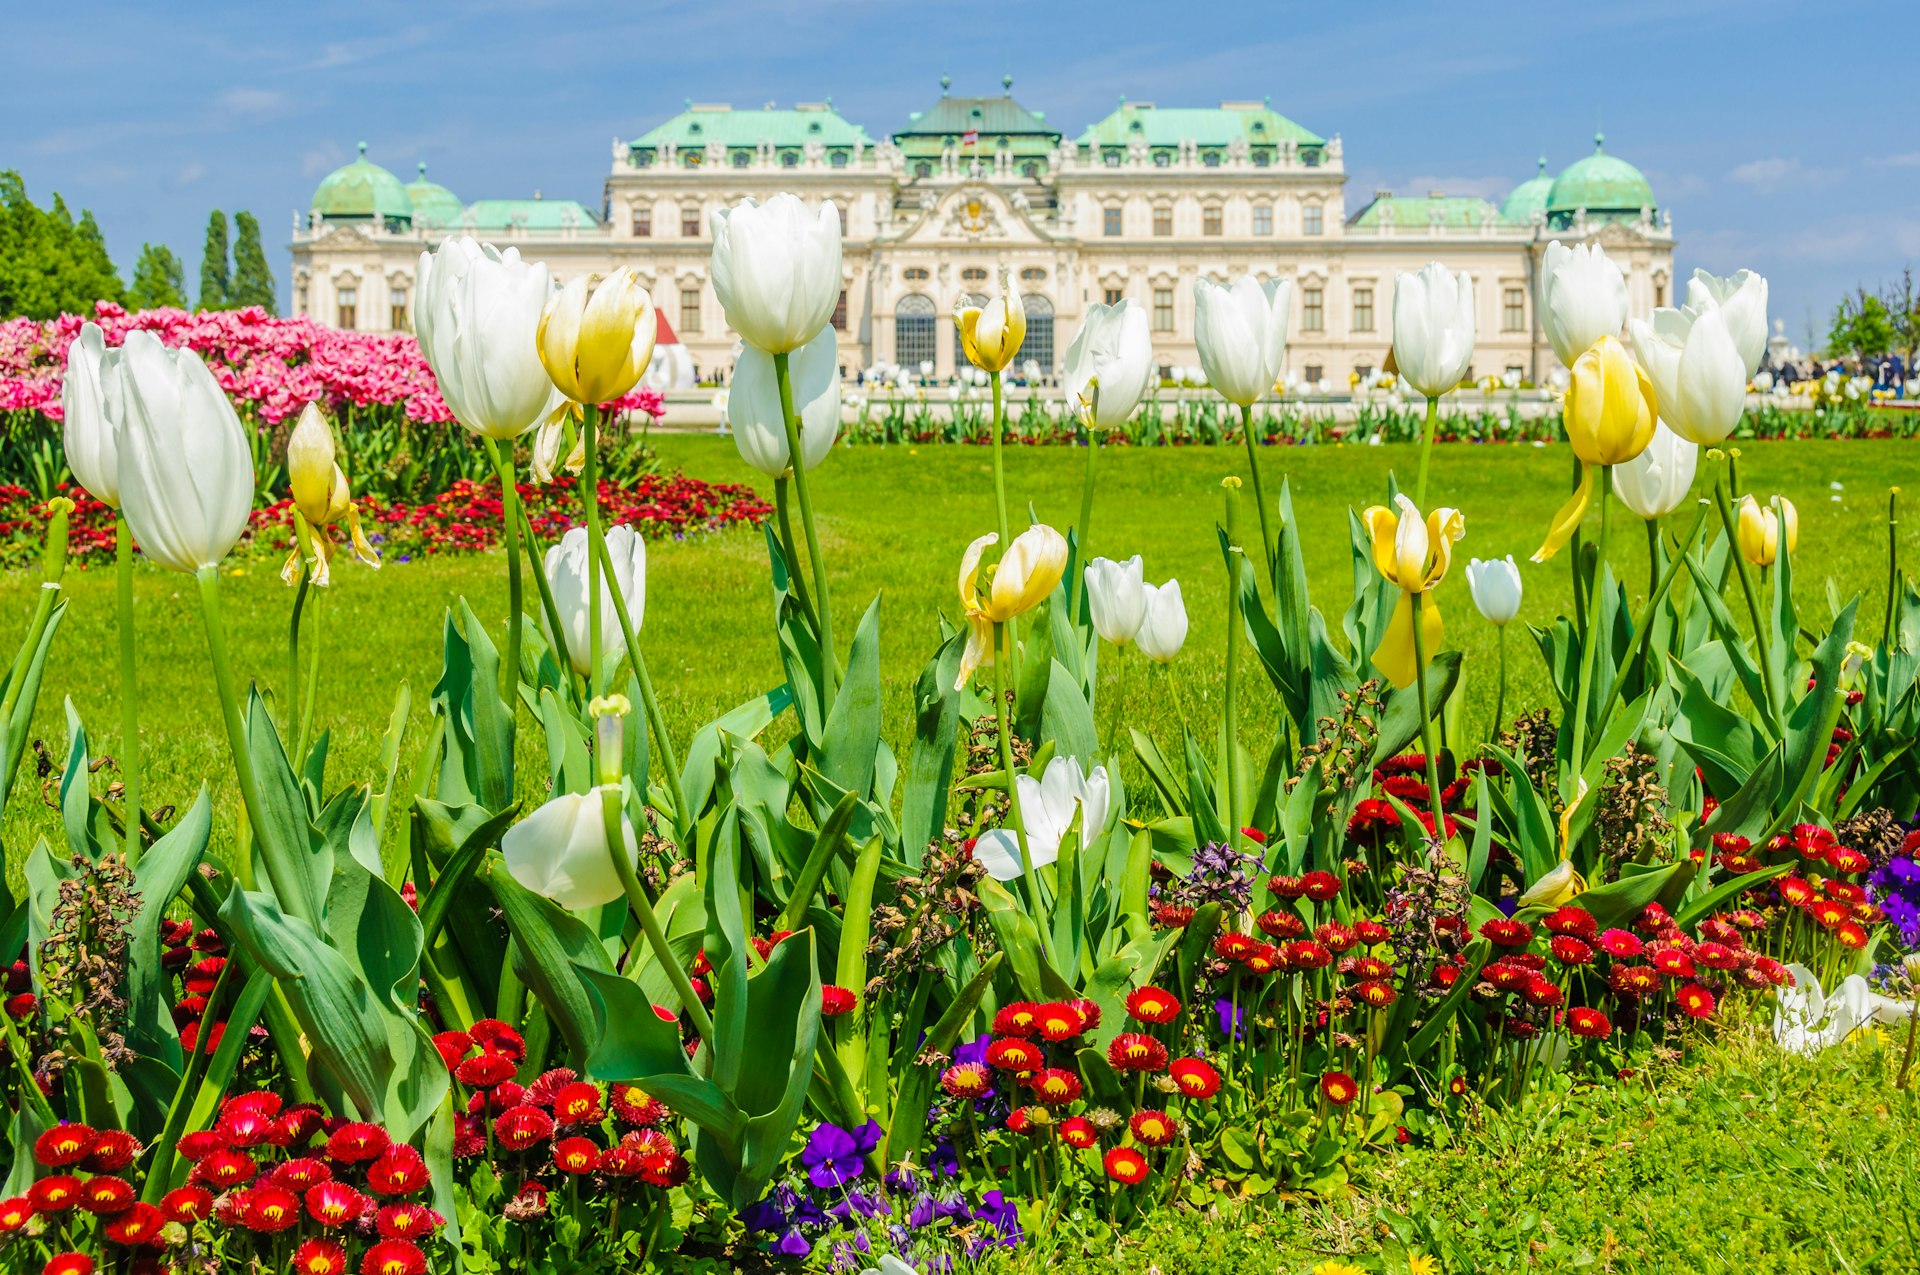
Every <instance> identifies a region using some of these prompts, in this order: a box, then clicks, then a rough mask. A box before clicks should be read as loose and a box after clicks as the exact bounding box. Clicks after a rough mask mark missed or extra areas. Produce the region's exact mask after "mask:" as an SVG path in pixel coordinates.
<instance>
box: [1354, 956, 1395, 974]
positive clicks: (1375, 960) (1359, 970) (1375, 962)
mask: <svg viewBox="0 0 1920 1275" xmlns="http://www.w3.org/2000/svg"><path fill="white" fill-rule="evenodd" d="M1350 972H1351V973H1352V974H1353V976H1354V977H1355V978H1392V977H1393V962H1392V961H1389V960H1387V959H1385V958H1384V957H1379V956H1362V957H1360V958H1359V959H1357V960H1355V961H1354V962H1353V968H1352V970H1351V971H1350Z"/></svg>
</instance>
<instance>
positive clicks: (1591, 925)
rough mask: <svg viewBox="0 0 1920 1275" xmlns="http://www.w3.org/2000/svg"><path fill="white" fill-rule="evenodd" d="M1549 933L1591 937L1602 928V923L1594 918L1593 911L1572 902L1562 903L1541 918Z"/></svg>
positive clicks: (1578, 937) (1541, 922) (1580, 937)
mask: <svg viewBox="0 0 1920 1275" xmlns="http://www.w3.org/2000/svg"><path fill="white" fill-rule="evenodd" d="M1540 924H1541V925H1543V926H1545V927H1546V930H1547V933H1549V934H1571V935H1572V936H1573V937H1574V938H1577V939H1590V938H1592V937H1593V936H1594V935H1595V934H1596V933H1597V932H1598V931H1599V929H1600V923H1599V922H1598V921H1595V920H1594V919H1593V913H1591V912H1589V911H1587V910H1586V909H1585V908H1583V907H1579V906H1576V905H1575V904H1572V903H1566V904H1562V905H1561V906H1559V907H1557V908H1555V909H1554V910H1553V911H1551V912H1549V913H1547V914H1546V916H1544V917H1542V918H1541V920H1540Z"/></svg>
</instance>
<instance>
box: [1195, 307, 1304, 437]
mask: <svg viewBox="0 0 1920 1275" xmlns="http://www.w3.org/2000/svg"><path fill="white" fill-rule="evenodd" d="M1193 301H1194V341H1195V342H1196V343H1197V344H1198V345H1199V347H1200V367H1201V371H1202V374H1203V375H1204V376H1205V378H1206V381H1207V383H1208V384H1210V385H1212V386H1213V387H1214V388H1215V389H1217V390H1219V391H1220V394H1221V396H1222V397H1223V398H1225V399H1226V400H1227V401H1228V402H1229V403H1236V404H1238V405H1239V406H1241V407H1247V406H1250V405H1252V404H1253V403H1256V402H1258V401H1259V400H1260V399H1261V398H1263V397H1264V396H1266V395H1267V394H1269V393H1271V392H1272V390H1273V383H1274V382H1275V381H1276V380H1278V379H1279V377H1280V365H1281V363H1282V362H1283V361H1284V360H1285V359H1286V356H1287V318H1288V315H1289V314H1290V313H1291V307H1292V305H1293V281H1292V280H1291V279H1269V280H1267V282H1265V283H1261V282H1260V281H1259V280H1258V279H1255V278H1254V277H1253V276H1252V275H1240V276H1238V277H1237V278H1235V279H1233V280H1232V281H1231V282H1229V283H1228V284H1227V285H1226V286H1224V287H1222V286H1221V285H1220V284H1217V283H1215V282H1214V281H1213V280H1211V279H1201V280H1199V281H1198V282H1196V283H1195V284H1194V285H1193Z"/></svg>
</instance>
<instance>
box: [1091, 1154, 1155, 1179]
mask: <svg viewBox="0 0 1920 1275" xmlns="http://www.w3.org/2000/svg"><path fill="white" fill-rule="evenodd" d="M1101 1165H1102V1167H1104V1168H1105V1169H1106V1171H1107V1176H1108V1177H1109V1178H1112V1179H1113V1180H1114V1181H1115V1182H1118V1183H1120V1184H1121V1185H1122V1186H1138V1185H1140V1183H1142V1182H1144V1181H1146V1179H1147V1173H1148V1172H1149V1170H1148V1168H1147V1157H1145V1156H1143V1155H1141V1154H1140V1153H1139V1152H1138V1151H1135V1150H1134V1149H1133V1148H1132V1147H1115V1148H1113V1150H1111V1151H1109V1152H1107V1154H1106V1156H1105V1157H1104V1158H1103V1159H1102V1161H1101Z"/></svg>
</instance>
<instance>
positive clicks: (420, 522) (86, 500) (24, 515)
mask: <svg viewBox="0 0 1920 1275" xmlns="http://www.w3.org/2000/svg"><path fill="white" fill-rule="evenodd" d="M578 485H579V484H578V481H577V480H575V479H573V478H570V477H563V478H560V479H557V480H555V481H554V482H552V483H548V484H544V485H540V484H533V483H522V484H520V489H519V490H520V498H521V500H522V501H523V502H525V504H526V510H527V517H528V519H529V521H530V522H531V523H532V525H533V529H534V532H535V534H537V535H539V536H540V537H541V538H542V539H544V540H555V539H558V538H559V537H560V536H562V535H564V534H565V533H566V532H567V531H568V530H569V529H571V528H573V527H574V526H577V525H580V515H581V510H580V500H579V494H578V491H577V488H578ZM61 494H63V495H65V496H66V497H67V498H69V499H70V500H72V501H73V502H74V510H73V515H72V520H71V522H70V524H69V529H68V535H67V539H68V544H69V547H70V548H71V551H72V554H73V557H74V559H75V561H77V562H81V563H88V562H93V563H105V562H110V561H112V559H113V548H114V546H113V539H114V511H113V510H112V509H110V508H109V507H107V506H106V505H103V504H101V503H100V502H99V501H97V500H95V499H93V498H92V497H91V496H89V495H88V494H87V493H86V491H85V490H84V489H82V488H79V487H66V488H63V490H62V492H61ZM358 503H359V506H360V515H361V518H362V519H363V520H364V522H365V527H366V533H367V536H368V539H369V540H370V541H372V543H373V544H374V546H375V547H376V548H378V549H379V551H380V554H381V557H382V558H383V559H384V560H385V561H387V562H406V561H409V560H411V559H413V558H417V557H422V556H425V555H430V554H440V553H462V552H483V551H485V550H489V549H494V548H497V547H498V546H499V544H500V540H501V509H500V491H499V488H498V487H497V486H489V485H486V484H482V483H478V482H474V481H471V480H469V479H465V478H461V479H456V480H455V481H454V482H453V484H452V485H451V486H449V487H448V488H447V490H446V491H444V492H442V493H441V494H440V495H438V496H436V497H434V498H433V499H431V500H427V501H422V502H419V503H414V504H408V503H402V502H398V501H386V500H382V499H380V498H378V497H364V498H361V499H360V500H359V502H358ZM600 507H601V509H602V510H603V511H604V513H603V517H604V518H605V519H606V521H607V523H608V525H610V526H611V525H616V524H621V523H624V524H626V525H628V526H631V527H633V528H634V529H635V530H638V531H640V532H641V533H642V534H644V535H645V536H647V538H649V539H662V538H672V539H676V540H678V539H684V538H686V537H687V536H690V535H699V534H701V533H704V532H713V531H723V530H725V529H726V528H728V527H732V526H737V525H740V524H742V523H744V524H747V525H757V524H758V523H759V522H760V521H761V520H763V519H764V518H765V517H766V516H767V515H768V514H769V513H771V512H773V507H772V506H771V505H769V504H767V503H766V502H765V501H763V500H761V499H760V498H759V497H758V496H756V495H755V494H754V492H753V489H752V488H750V487H745V486H742V485H739V484H737V483H709V482H703V481H702V480H700V479H698V478H689V477H688V476H686V475H685V474H645V475H642V476H641V477H639V478H638V479H635V480H634V481H633V482H631V483H628V484H625V485H619V486H616V485H614V484H611V483H605V482H603V483H601V484H600ZM292 510H293V502H292V501H291V500H280V501H278V502H276V503H274V504H272V505H268V506H265V507H263V508H258V509H255V510H254V511H253V514H252V527H251V530H250V531H249V532H248V534H247V536H246V537H245V538H244V539H243V540H242V542H241V543H242V545H243V546H246V547H250V548H252V549H254V550H256V551H258V552H260V553H263V554H272V555H276V556H278V555H284V554H285V553H286V552H287V549H288V547H289V546H290V545H291V544H292V541H293V513H292ZM45 526H46V519H45V513H44V502H42V501H40V500H39V499H37V498H36V497H35V496H34V495H33V493H32V492H30V491H28V490H27V489H26V488H25V487H21V486H18V485H17V484H6V485H0V566H5V567H19V566H27V565H30V564H31V563H33V562H36V561H38V557H39V553H40V537H41V536H42V535H43V534H44V529H45Z"/></svg>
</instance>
